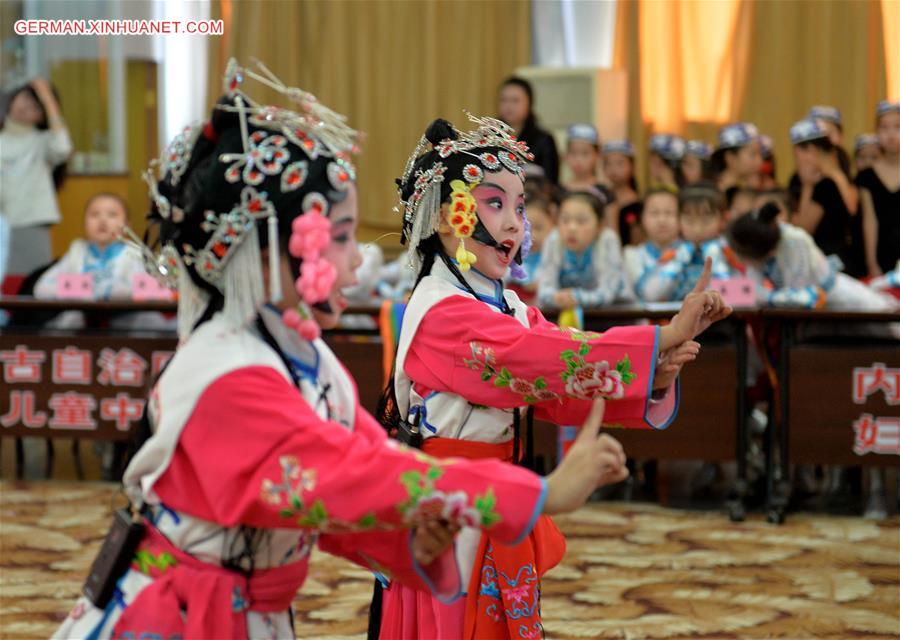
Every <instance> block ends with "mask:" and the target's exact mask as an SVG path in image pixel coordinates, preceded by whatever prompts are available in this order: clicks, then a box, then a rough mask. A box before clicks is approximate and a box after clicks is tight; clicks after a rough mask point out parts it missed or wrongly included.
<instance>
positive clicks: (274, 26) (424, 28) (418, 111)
mask: <svg viewBox="0 0 900 640" xmlns="http://www.w3.org/2000/svg"><path fill="white" fill-rule="evenodd" d="M213 14H214V15H213V16H212V17H214V18H220V17H221V18H222V19H223V20H225V22H226V25H225V35H224V37H222V38H220V39H211V44H210V46H211V63H212V64H211V65H210V76H209V81H210V85H209V86H210V93H209V96H208V97H209V103H210V105H212V103H213V102H214V101H215V99H216V98H217V97H218V95H219V94H220V93H221V74H222V71H223V69H224V65H225V62H226V61H227V59H228V58H229V57H230V56H235V57H237V58H238V60H240V61H241V62H242V63H243V64H249V62H250V59H251V57H254V56H255V57H257V58H259V59H260V60H262V61H263V62H264V63H265V64H266V65H267V66H268V67H269V68H270V69H272V71H274V72H275V73H276V74H277V75H278V76H279V77H280V78H281V79H282V80H283V81H284V82H286V83H288V84H294V85H297V86H300V87H302V88H304V89H306V90H307V91H310V92H311V93H314V94H315V95H316V96H318V97H319V99H321V100H322V101H323V102H324V103H325V104H327V105H329V106H330V107H332V108H333V109H335V110H336V111H338V112H340V113H345V114H347V116H348V118H349V122H350V124H351V125H352V126H354V127H356V128H357V129H360V130H362V131H364V132H366V140H365V143H364V145H363V153H362V155H361V156H360V157H359V158H358V168H359V190H360V216H361V220H362V230H361V234H360V235H361V238H362V239H373V238H375V237H377V236H379V235H381V234H383V233H385V232H389V231H394V232H396V231H398V230H399V227H400V218H399V217H398V215H397V214H395V213H394V212H393V211H392V208H393V206H394V204H395V200H396V191H395V186H394V178H396V177H397V176H398V175H400V173H401V172H402V170H403V165H404V163H405V161H406V158H407V156H408V154H409V153H410V152H411V151H412V149H413V147H414V146H415V144H416V142H417V141H418V139H419V137H420V136H421V135H422V133H423V132H424V130H425V127H426V126H427V125H428V124H429V123H430V122H431V120H432V119H434V118H436V117H444V118H447V119H448V120H451V121H452V122H454V123H456V124H459V125H464V124H465V122H464V120H465V115H464V114H463V109H469V110H470V111H472V112H473V113H478V114H494V113H495V102H496V91H497V85H498V83H499V82H500V81H501V80H502V79H503V78H504V77H505V76H507V75H508V74H510V73H511V72H512V71H513V70H514V69H515V68H516V67H518V66H522V65H526V64H528V61H529V57H530V47H531V31H530V19H531V12H530V3H529V2H528V1H527V0H492V1H490V2H449V1H440V2H438V1H430V0H422V1H415V0H403V1H399V0H366V1H351V0H332V1H330V2H327V1H322V0H307V1H304V2H299V1H294V0H280V1H274V0H269V1H268V2H250V1H248V0H243V1H237V0H234V1H229V0H220V1H219V2H216V3H214V5H213ZM253 91H254V92H256V91H257V87H256V86H254V87H253ZM257 95H260V97H263V98H266V99H273V100H274V99H276V98H275V96H274V95H272V94H271V93H269V94H268V95H266V93H265V92H260V93H259V94H257ZM280 102H283V99H282V100H280ZM382 244H384V245H385V246H388V247H396V246H398V244H399V238H390V239H389V240H387V241H385V242H382Z"/></svg>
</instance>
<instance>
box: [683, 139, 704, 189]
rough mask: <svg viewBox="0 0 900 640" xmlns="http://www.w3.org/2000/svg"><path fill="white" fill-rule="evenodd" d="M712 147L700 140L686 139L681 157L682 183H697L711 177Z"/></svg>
mask: <svg viewBox="0 0 900 640" xmlns="http://www.w3.org/2000/svg"><path fill="white" fill-rule="evenodd" d="M711 157H712V147H710V146H709V145H708V144H706V143H705V142H703V141H702V140H688V141H687V143H686V144H685V147H684V156H683V157H682V158H681V177H682V178H683V179H684V184H686V185H688V184H697V183H698V182H702V181H703V180H709V179H711V178H712V166H711V164H710V158H711Z"/></svg>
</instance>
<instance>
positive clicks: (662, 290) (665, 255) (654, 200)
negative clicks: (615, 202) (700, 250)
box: [625, 189, 687, 302]
mask: <svg viewBox="0 0 900 640" xmlns="http://www.w3.org/2000/svg"><path fill="white" fill-rule="evenodd" d="M641 226H642V228H643V229H644V235H645V236H646V238H647V240H646V241H645V242H643V243H642V244H640V245H638V246H636V247H635V246H631V247H625V268H626V271H627V273H628V278H629V280H630V282H632V283H633V285H634V293H635V295H636V296H637V297H638V299H639V300H642V301H644V302H668V301H670V300H672V299H673V296H674V293H675V289H676V287H677V286H678V281H679V278H680V276H681V268H682V265H683V263H684V262H685V257H684V256H680V257H679V256H678V253H679V249H681V253H682V254H687V247H686V246H685V244H684V242H683V241H682V240H680V236H679V230H678V196H676V195H675V194H674V193H672V192H671V191H669V190H668V189H651V190H650V191H649V192H647V194H646V195H645V196H644V211H643V213H642V215H641Z"/></svg>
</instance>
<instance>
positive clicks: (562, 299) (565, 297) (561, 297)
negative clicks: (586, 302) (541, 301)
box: [553, 289, 578, 309]
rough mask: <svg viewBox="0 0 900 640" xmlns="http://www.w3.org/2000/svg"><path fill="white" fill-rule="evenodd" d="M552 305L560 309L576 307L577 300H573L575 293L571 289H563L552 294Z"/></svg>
mask: <svg viewBox="0 0 900 640" xmlns="http://www.w3.org/2000/svg"><path fill="white" fill-rule="evenodd" d="M553 303H554V304H555V305H556V306H557V307H559V308H560V309H570V308H572V307H577V306H578V300H576V299H575V292H574V291H572V290H571V289H563V290H562V291H557V292H556V293H554V294H553Z"/></svg>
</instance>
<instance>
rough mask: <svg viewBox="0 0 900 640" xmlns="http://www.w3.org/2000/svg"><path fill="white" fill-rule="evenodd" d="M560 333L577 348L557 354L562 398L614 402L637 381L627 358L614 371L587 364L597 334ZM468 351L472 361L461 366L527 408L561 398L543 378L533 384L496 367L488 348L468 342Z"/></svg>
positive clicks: (600, 363)
mask: <svg viewBox="0 0 900 640" xmlns="http://www.w3.org/2000/svg"><path fill="white" fill-rule="evenodd" d="M563 331H564V332H565V333H567V334H568V335H569V336H570V337H571V338H572V339H573V340H574V341H576V344H578V348H577V349H566V350H565V351H562V352H560V354H559V358H560V360H562V361H563V362H564V363H565V365H566V369H565V371H563V372H561V373H560V374H559V376H560V378H562V380H563V382H565V385H566V387H565V394H566V395H567V396H569V397H572V398H579V399H582V400H593V399H594V398H598V397H602V398H606V399H607V400H617V399H619V398H622V397H624V396H625V387H626V386H627V385H629V384H631V383H632V382H633V381H634V380H635V379H637V374H636V373H634V372H633V371H632V370H631V359H630V358H629V357H628V354H627V353H626V354H625V356H624V357H623V358H622V359H621V360H619V361H618V362H617V363H616V364H615V367H611V366H610V364H609V362H608V361H606V360H600V361H597V362H587V361H585V359H584V358H585V356H587V355H588V354H589V353H590V352H591V344H590V342H589V341H590V340H592V339H595V338H598V337H600V334H599V333H594V332H592V331H579V330H578V329H571V328H567V329H564V330H563ZM469 347H470V348H471V350H472V358H471V359H469V358H463V364H464V365H465V366H466V367H467V368H469V369H472V370H473V371H478V372H480V375H481V380H482V382H491V381H493V384H494V386H495V387H508V388H509V390H510V391H512V392H513V393H515V394H517V395H520V396H522V400H523V401H524V402H525V403H526V404H534V403H536V402H543V401H546V400H556V399H558V398H559V397H560V394H558V393H556V392H555V391H552V390H551V389H550V388H549V387H548V384H547V381H546V379H545V378H544V376H538V377H537V378H535V379H534V380H533V381H530V380H527V379H525V378H518V377H516V376H514V375H513V374H512V373H511V372H510V371H509V369H507V368H506V367H503V366H500V365H498V364H497V361H496V357H495V354H494V350H493V349H491V348H490V347H484V346H483V345H481V344H480V343H478V342H470V343H469Z"/></svg>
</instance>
